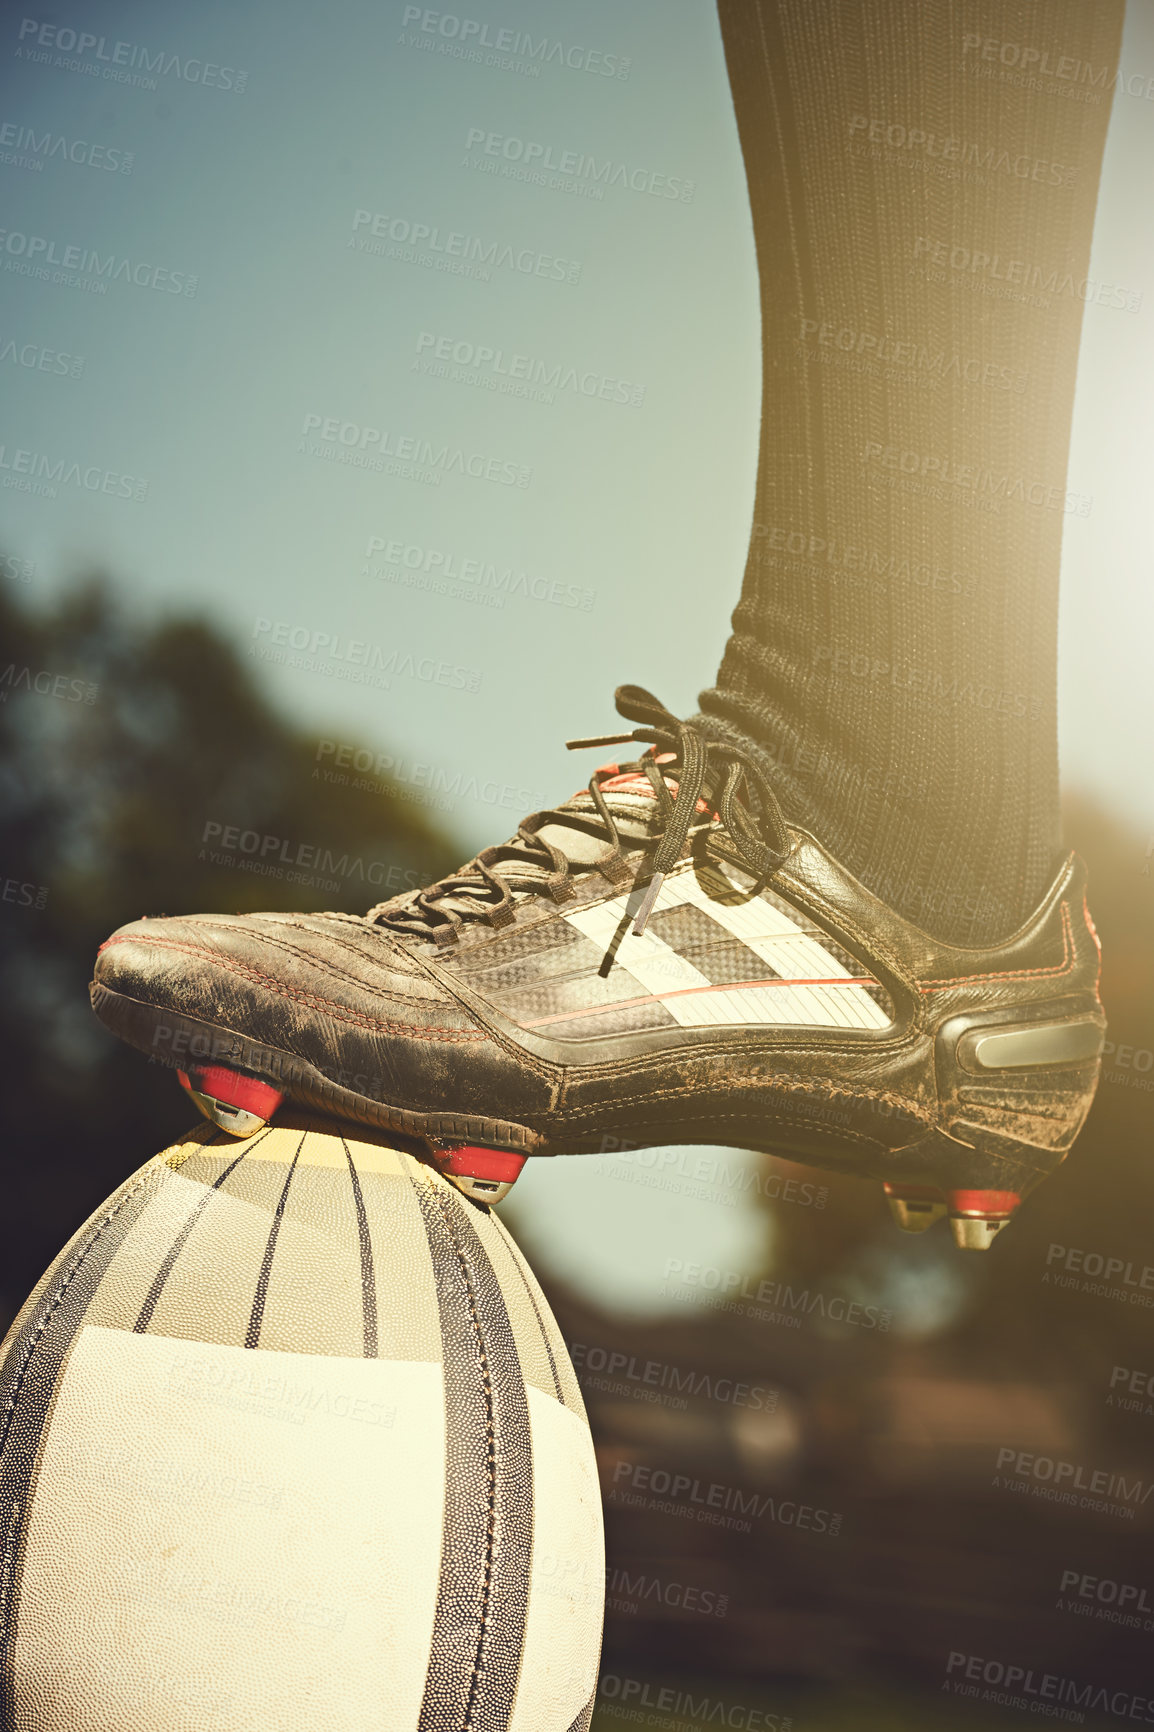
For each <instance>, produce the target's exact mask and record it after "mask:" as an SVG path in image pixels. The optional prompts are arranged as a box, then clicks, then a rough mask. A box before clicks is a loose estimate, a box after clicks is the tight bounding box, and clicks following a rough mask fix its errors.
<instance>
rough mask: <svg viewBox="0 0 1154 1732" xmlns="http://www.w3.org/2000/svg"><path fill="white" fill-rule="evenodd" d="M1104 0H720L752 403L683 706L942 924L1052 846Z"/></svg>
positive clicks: (969, 914)
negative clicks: (747, 263)
mask: <svg viewBox="0 0 1154 1732" xmlns="http://www.w3.org/2000/svg"><path fill="white" fill-rule="evenodd" d="M1123 11H1124V5H1123V0H1024V3H1022V4H1018V5H1015V6H1014V7H1012V8H1007V7H1006V6H1005V5H1004V4H1002V3H1001V0H977V3H976V4H968V5H966V6H960V5H956V4H952V3H951V0H719V12H720V18H721V27H722V35H723V39H724V44H725V52H726V58H727V63H728V69H729V78H730V83H731V87H732V90H733V97H734V104H735V108H736V113H737V121H738V129H739V132H740V137H741V145H742V151H743V154H744V158H745V165H746V173H747V177H748V182H749V192H750V209H751V213H752V217H753V229H754V236H755V240H756V245H757V259H758V271H759V276H760V283H761V303H762V321H761V322H762V348H763V368H764V401H763V407H762V424H761V446H760V453H759V458H758V467H757V484H756V492H755V497H754V508H753V519H754V521H753V534H752V538H751V545H750V552H749V561H748V564H747V567H746V573H745V581H744V584H743V587H742V592H741V599H740V601H739V603H738V606H737V609H736V612H735V614H734V617H733V635H732V637H731V639H730V641H729V644H728V647H727V649H726V652H725V657H724V660H723V662H722V665H721V670H720V673H719V675H718V679H717V684H716V686H715V687H714V688H713V689H712V690H711V691H709V692H707V693H705V694H704V695H703V699H702V708H703V710H704V711H705V712H706V714H707V715H708V716H709V717H710V719H711V722H712V724H713V726H714V727H715V728H716V729H717V730H719V731H720V732H721V733H722V734H723V736H724V737H735V736H733V735H731V732H730V730H737V733H738V735H739V736H740V737H744V738H747V739H752V740H754V741H756V742H757V744H758V745H759V746H760V747H761V748H762V749H763V751H764V753H765V755H766V758H767V760H768V761H769V763H771V764H772V766H773V768H772V775H773V781H774V787H775V789H776V790H777V792H778V794H779V797H780V798H781V800H782V804H783V806H784V807H785V809H786V810H787V811H788V813H789V815H790V817H791V818H796V819H797V821H798V822H800V823H803V824H805V825H807V826H808V827H809V828H811V829H812V830H813V831H814V832H815V834H816V835H817V836H819V837H820V838H821V840H822V841H823V842H824V843H825V844H826V846H827V847H829V848H831V849H832V851H833V852H834V853H835V854H836V855H837V856H838V858H839V859H840V860H842V861H843V862H844V863H845V864H846V865H847V866H849V867H850V868H851V870H853V871H854V872H855V873H856V874H857V876H858V877H860V878H861V879H862V880H863V881H864V882H865V883H866V884H868V885H869V887H870V888H871V889H873V890H874V891H876V892H877V894H878V895H879V896H880V897H881V898H882V900H883V901H885V902H887V903H888V904H890V905H891V906H892V907H894V908H895V909H896V910H898V911H899V912H900V913H902V914H903V915H905V916H907V917H908V918H910V919H911V920H914V921H917V922H918V923H919V924H921V925H923V926H925V927H927V928H928V929H929V930H930V931H932V932H934V933H935V934H937V935H939V936H942V937H947V938H950V939H952V940H954V941H955V942H960V943H968V942H988V941H989V940H991V939H993V938H997V937H1000V936H1003V935H1005V934H1007V933H1009V932H1011V931H1013V930H1014V928H1015V927H1017V926H1018V925H1019V924H1020V922H1021V921H1022V920H1024V919H1025V918H1026V916H1027V915H1028V914H1029V913H1030V911H1031V910H1032V909H1033V907H1034V906H1035V904H1036V903H1037V901H1038V898H1039V897H1040V895H1041V894H1042V891H1043V890H1044V888H1045V886H1046V884H1047V883H1048V882H1049V880H1050V878H1051V876H1052V874H1053V869H1054V863H1055V858H1056V854H1057V849H1058V816H1057V795H1058V772H1057V745H1056V720H1055V691H1056V672H1057V667H1056V664H1057V635H1056V634H1057V611H1058V563H1059V556H1060V551H1061V539H1062V525H1063V522H1064V519H1065V514H1066V513H1067V512H1070V511H1078V512H1083V511H1085V510H1087V509H1088V502H1087V501H1084V500H1082V499H1081V498H1080V497H1079V496H1077V495H1075V494H1071V493H1069V492H1068V491H1067V481H1066V462H1067V451H1068V447H1069V437H1070V420H1071V413H1072V408H1073V399H1074V375H1075V368H1076V364H1077V356H1078V338H1079V332H1080V329H1081V322H1082V313H1083V302H1084V301H1085V300H1086V299H1088V298H1092V289H1093V286H1092V285H1090V286H1089V287H1088V286H1087V277H1088V272H1089V257H1090V242H1091V234H1092V230H1093V223H1094V207H1095V199H1096V194H1097V187H1098V178H1099V171H1100V167H1101V160H1102V152H1103V146H1104V143H1105V136H1106V127H1107V122H1108V119H1109V114H1110V106H1111V97H1112V88H1113V79H1114V75H1115V72H1116V69H1117V64H1118V53H1119V46H1120V38H1121V29H1122V17H1123Z"/></svg>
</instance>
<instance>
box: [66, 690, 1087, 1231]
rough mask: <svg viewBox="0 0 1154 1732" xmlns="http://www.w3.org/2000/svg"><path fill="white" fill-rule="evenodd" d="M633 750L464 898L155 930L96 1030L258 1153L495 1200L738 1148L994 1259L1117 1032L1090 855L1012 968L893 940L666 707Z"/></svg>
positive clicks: (923, 942)
mask: <svg viewBox="0 0 1154 1732" xmlns="http://www.w3.org/2000/svg"><path fill="white" fill-rule="evenodd" d="M618 708H619V710H620V712H621V713H622V715H624V716H626V717H627V718H629V719H630V720H632V721H635V722H638V723H639V724H640V726H638V727H636V728H635V729H634V730H633V731H632V732H631V733H630V734H627V735H613V736H608V737H606V738H604V739H600V740H592V741H575V742H573V744H574V745H577V746H585V745H608V744H614V743H620V741H622V740H623V739H625V740H634V741H637V742H639V743H641V744H647V745H648V750H647V751H645V752H644V753H643V754H642V755H641V756H640V757H639V758H637V759H636V760H634V761H633V762H630V763H623V764H620V765H618V764H610V765H607V766H605V767H603V768H601V769H599V770H597V771H595V773H594V775H593V776H592V778H591V780H590V782H589V784H588V789H587V790H583V791H582V792H581V793H579V794H577V795H575V796H574V797H573V798H572V799H571V800H567V801H565V802H564V803H563V804H562V805H560V806H558V807H556V808H554V809H552V810H550V811H546V812H538V813H536V814H534V815H533V816H532V817H530V818H527V819H526V820H525V821H524V822H523V823H522V824H521V825H520V827H519V829H518V831H517V833H516V835H515V836H513V837H512V838H511V839H510V840H509V841H507V842H504V843H502V844H499V845H498V846H496V847H492V848H487V849H484V850H483V851H482V852H481V853H480V854H478V855H477V856H476V857H475V858H474V859H473V860H471V861H470V862H469V863H468V864H467V865H466V866H464V867H462V868H461V870H460V871H459V872H457V873H455V874H454V875H453V876H451V877H449V878H447V879H444V880H442V881H441V882H439V883H437V884H434V885H432V886H430V887H429V888H428V889H426V890H423V891H421V892H419V893H417V894H408V895H404V896H399V897H395V898H394V899H393V900H391V901H389V902H385V903H382V904H380V905H379V906H378V907H376V908H373V909H371V910H370V911H369V913H368V914H366V915H365V916H363V917H359V916H354V915H348V914H301V915H289V914H254V915H245V916H229V915H219V914H203V915H194V916H190V917H189V918H187V919H160V920H141V921H138V922H136V923H135V924H133V925H131V926H126V927H123V928H122V929H121V930H120V931H119V932H117V933H115V934H114V936H113V937H112V938H110V939H109V940H108V942H107V944H105V945H104V947H103V948H102V950H101V952H100V955H99V958H98V961H97V966H96V979H95V980H94V982H93V986H92V1002H93V1005H94V1008H95V1010H96V1012H97V1014H98V1015H99V1016H100V1017H101V1019H102V1020H103V1021H104V1022H105V1023H106V1024H107V1026H108V1027H109V1028H110V1029H112V1030H113V1031H114V1032H115V1033H116V1034H118V1035H120V1036H122V1037H123V1038H124V1039H125V1040H127V1041H129V1042H131V1043H132V1044H133V1045H134V1046H137V1047H139V1048H140V1049H141V1050H142V1051H143V1052H146V1053H148V1054H150V1055H151V1056H153V1057H155V1058H158V1059H160V1060H162V1061H163V1062H164V1063H166V1064H169V1065H171V1066H173V1067H175V1068H178V1069H179V1070H180V1071H181V1073H182V1080H184V1081H185V1084H186V1086H187V1087H189V1088H190V1090H191V1091H192V1092H193V1093H194V1096H195V1098H196V1099H197V1100H198V1103H199V1104H200V1105H201V1107H202V1108H203V1110H205V1111H206V1112H208V1114H209V1116H210V1117H212V1118H213V1119H214V1120H215V1121H216V1122H217V1123H218V1124H220V1125H222V1126H223V1127H224V1128H225V1129H227V1130H232V1131H234V1132H236V1133H237V1134H238V1135H246V1134H250V1133H251V1132H252V1131H254V1130H256V1129H257V1128H259V1126H260V1125H261V1124H263V1123H264V1121H265V1120H266V1119H267V1118H268V1117H269V1115H270V1114H271V1113H272V1111H274V1110H275V1108H276V1106H277V1105H278V1104H279V1101H280V1099H281V1098H283V1097H284V1096H286V1095H287V1096H291V1097H292V1099H293V1100H294V1101H297V1102H300V1103H302V1104H305V1105H308V1106H312V1107H316V1108H320V1109H322V1110H324V1111H327V1112H330V1113H334V1114H337V1115H338V1116H342V1117H345V1118H350V1119H354V1120H357V1121H360V1122H362V1123H365V1124H371V1125H376V1126H380V1127H383V1128H385V1129H387V1130H390V1131H392V1132H394V1133H398V1134H400V1135H402V1136H405V1137H409V1138H413V1139H416V1140H417V1141H418V1142H419V1143H420V1144H421V1145H423V1146H424V1148H425V1150H426V1152H428V1153H429V1154H430V1155H431V1157H432V1158H433V1159H434V1160H435V1161H436V1163H437V1164H438V1165H439V1166H440V1167H441V1168H442V1170H443V1171H445V1172H447V1173H448V1174H449V1176H451V1177H453V1178H455V1179H456V1181H457V1183H458V1184H459V1185H460V1186H461V1188H462V1189H463V1190H465V1191H466V1192H468V1194H470V1195H471V1196H473V1197H474V1198H475V1199H476V1200H478V1201H497V1200H499V1199H500V1197H501V1196H503V1195H504V1194H505V1192H506V1191H507V1190H508V1188H509V1185H510V1184H511V1183H512V1181H513V1180H514V1179H515V1178H516V1176H517V1174H518V1172H519V1171H520V1169H521V1167H522V1165H523V1162H524V1159H525V1157H526V1156H529V1155H556V1154H578V1153H582V1152H588V1151H597V1150H605V1149H607V1148H613V1149H619V1148H621V1147H623V1146H625V1147H645V1146H652V1145H657V1144H679V1143H725V1144H729V1145H731V1146H736V1147H740V1148H750V1149H759V1150H764V1151H767V1152H771V1153H775V1154H778V1155H783V1156H786V1157H788V1158H790V1159H792V1160H799V1161H807V1162H810V1163H812V1164H814V1165H818V1166H823V1167H829V1168H834V1169H837V1170H840V1171H843V1172H847V1173H855V1174H860V1175H863V1176H867V1175H868V1176H872V1177H874V1178H875V1179H878V1180H880V1181H883V1182H884V1184H885V1188H886V1193H887V1195H888V1197H889V1200H890V1206H891V1209H892V1211H893V1213H894V1215H895V1217H896V1218H897V1220H898V1222H899V1224H900V1225H901V1226H903V1227H905V1228H907V1229H910V1230H914V1231H918V1230H921V1229H922V1228H923V1227H926V1226H928V1225H930V1224H931V1223H932V1222H933V1221H935V1220H936V1219H938V1218H940V1217H941V1216H943V1215H948V1216H949V1217H950V1220H951V1224H952V1227H953V1231H954V1235H955V1237H956V1239H957V1242H958V1243H959V1245H962V1246H964V1247H968V1248H972V1249H982V1248H984V1247H986V1246H987V1245H989V1244H990V1242H991V1241H992V1239H993V1237H994V1235H995V1234H996V1233H997V1232H998V1231H999V1229H1000V1228H1001V1227H1003V1226H1004V1225H1005V1224H1006V1222H1007V1221H1008V1220H1009V1219H1010V1217H1011V1215H1012V1213H1013V1211H1014V1210H1015V1209H1016V1208H1017V1206H1018V1204H1019V1203H1020V1202H1021V1200H1022V1199H1023V1198H1024V1197H1025V1196H1026V1195H1027V1194H1028V1193H1029V1192H1030V1191H1031V1190H1033V1189H1034V1187H1035V1186H1036V1185H1037V1184H1039V1183H1040V1182H1041V1180H1043V1179H1044V1178H1046V1176H1047V1175H1048V1174H1049V1173H1050V1172H1052V1171H1053V1169H1054V1168H1055V1167H1056V1166H1057V1165H1058V1164H1059V1162H1060V1161H1061V1160H1062V1159H1063V1157H1064V1156H1065V1154H1066V1152H1067V1151H1068V1149H1069V1148H1070V1145H1071V1144H1072V1142H1073V1140H1074V1138H1075V1136H1076V1135H1077V1132H1078V1130H1079V1128H1080V1126H1081V1124H1082V1122H1083V1120H1084V1118H1085V1116H1086V1113H1087V1111H1088V1110H1089V1107H1090V1103H1091V1100H1092V1098H1093V1094H1094V1089H1095V1086H1096V1082H1097V1076H1098V1065H1099V1053H1100V1050H1101V1046H1102V1039H1103V1032H1104V1026H1105V1024H1104V1018H1103V1015H1102V1007H1101V1004H1100V1001H1099V998H1098V987H1097V982H1098V943H1097V939H1096V937H1095V933H1094V927H1093V923H1092V921H1091V919H1090V915H1089V911H1088V909H1087V906H1086V895H1085V871H1084V868H1083V866H1082V864H1081V862H1080V861H1079V860H1078V859H1077V857H1076V856H1073V855H1071V856H1070V857H1069V858H1068V859H1067V860H1066V861H1065V862H1064V863H1063V864H1062V866H1061V869H1060V870H1059V871H1058V873H1057V875H1056V877H1055V879H1054V882H1053V884H1052V885H1051V887H1050V889H1049V891H1048V892H1047V893H1046V895H1045V897H1044V898H1043V899H1042V901H1041V903H1040V904H1039V906H1038V908H1037V909H1036V911H1035V912H1034V914H1033V915H1032V916H1031V917H1030V919H1029V920H1028V921H1027V922H1026V923H1025V925H1024V926H1022V927H1021V929H1020V930H1019V931H1018V932H1016V933H1014V934H1013V936H1012V937H1010V938H1007V939H1006V940H1005V941H1004V942H1003V943H1000V944H998V945H995V946H992V947H988V948H984V949H972V950H963V949H959V948H956V947H954V946H952V945H949V944H945V943H943V942H941V941H939V940H937V939H935V938H932V937H930V936H929V935H928V934H927V933H925V932H922V931H920V930H919V929H918V928H917V927H915V926H913V925H911V923H910V922H909V921H907V920H905V919H903V918H902V917H901V916H900V915H898V914H896V913H895V912H894V910H893V909H891V908H889V907H887V906H886V904H885V903H884V902H883V901H881V900H880V899H879V898H878V897H877V896H875V895H873V894H872V893H871V892H870V891H869V890H867V889H866V888H865V887H864V886H863V885H862V884H860V883H859V882H857V881H856V880H855V879H854V878H853V877H852V876H851V875H850V874H849V873H848V872H847V871H846V870H845V869H844V868H843V867H842V866H841V865H839V863H838V862H837V861H836V860H835V859H833V858H832V857H831V855H830V854H829V853H828V852H827V850H826V849H824V848H823V847H822V845H821V843H820V842H819V841H818V840H817V839H816V838H815V837H813V836H811V835H809V834H808V833H807V832H806V831H804V830H802V829H799V828H797V827H796V826H791V825H789V824H788V823H787V822H786V821H785V819H784V818H783V816H782V814H781V811H780V809H779V807H778V804H777V801H776V799H775V798H774V795H773V793H772V790H771V789H770V787H769V785H768V782H767V781H766V779H765V776H764V774H763V773H762V771H761V769H759V767H758V765H757V764H756V763H755V761H754V755H753V754H752V753H750V752H746V751H745V750H743V749H742V748H741V747H739V746H736V745H734V744H732V743H727V742H725V743H723V742H718V741H716V740H711V739H709V738H707V737H706V736H705V734H704V733H703V732H702V731H701V729H700V727H699V725H698V724H697V723H696V722H683V721H679V720H678V719H677V718H676V717H675V716H673V715H672V714H671V713H670V712H669V711H668V710H666V709H665V708H664V706H663V705H661V704H660V703H658V701H657V700H656V699H655V698H653V697H651V696H650V694H649V693H647V692H643V691H641V690H639V689H638V688H637V687H632V686H626V687H623V688H622V689H621V690H620V691H619V692H618Z"/></svg>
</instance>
